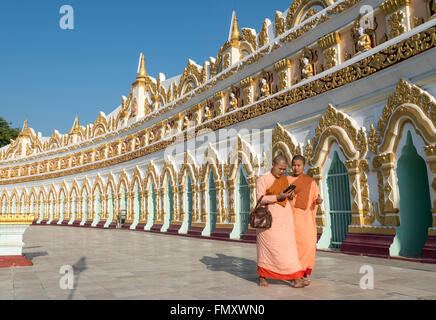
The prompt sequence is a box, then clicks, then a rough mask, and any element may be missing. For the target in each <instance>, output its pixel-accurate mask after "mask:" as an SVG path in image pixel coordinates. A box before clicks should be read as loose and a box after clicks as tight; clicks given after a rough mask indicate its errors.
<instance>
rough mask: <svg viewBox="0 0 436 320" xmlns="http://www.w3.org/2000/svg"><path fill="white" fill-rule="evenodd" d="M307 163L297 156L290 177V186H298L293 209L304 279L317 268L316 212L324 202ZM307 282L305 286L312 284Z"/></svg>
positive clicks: (293, 161)
mask: <svg viewBox="0 0 436 320" xmlns="http://www.w3.org/2000/svg"><path fill="white" fill-rule="evenodd" d="M305 168H306V161H305V159H304V157H303V156H300V155H297V156H295V157H294V158H293V159H292V176H288V177H287V179H288V181H289V184H293V185H295V186H296V188H295V192H294V195H292V196H291V198H292V201H291V207H292V212H293V217H294V229H295V240H296V242H297V248H298V257H299V260H300V263H301V267H302V269H303V270H304V277H308V276H310V274H311V273H312V270H313V267H314V266H315V253H316V243H317V230H316V211H317V209H318V205H319V204H321V203H322V202H323V200H322V199H321V198H320V197H319V188H318V185H317V183H316V181H315V179H313V178H311V177H309V176H307V175H305V174H304V173H303V172H304V169H305ZM310 282H311V281H310V280H308V279H307V280H305V281H304V284H305V285H306V286H307V285H309V284H310Z"/></svg>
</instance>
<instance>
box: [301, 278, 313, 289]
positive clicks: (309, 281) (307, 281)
mask: <svg viewBox="0 0 436 320" xmlns="http://www.w3.org/2000/svg"><path fill="white" fill-rule="evenodd" d="M303 283H304V286H305V287H307V286H308V285H310V284H311V283H312V280H310V279H303Z"/></svg>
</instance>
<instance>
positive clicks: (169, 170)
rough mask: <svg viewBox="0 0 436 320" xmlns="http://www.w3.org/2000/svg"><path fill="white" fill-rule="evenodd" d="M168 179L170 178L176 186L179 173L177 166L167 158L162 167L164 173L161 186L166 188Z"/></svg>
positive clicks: (161, 176) (161, 177)
mask: <svg viewBox="0 0 436 320" xmlns="http://www.w3.org/2000/svg"><path fill="white" fill-rule="evenodd" d="M166 179H170V181H171V184H172V185H173V186H176V183H177V180H176V179H177V174H176V168H175V165H174V163H173V161H171V160H170V159H166V160H165V164H164V166H163V168H162V173H161V175H160V188H166V185H165V182H167V180H166Z"/></svg>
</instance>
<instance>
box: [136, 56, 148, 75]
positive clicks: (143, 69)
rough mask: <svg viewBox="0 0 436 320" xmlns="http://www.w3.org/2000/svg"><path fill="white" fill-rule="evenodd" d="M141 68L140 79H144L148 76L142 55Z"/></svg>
mask: <svg viewBox="0 0 436 320" xmlns="http://www.w3.org/2000/svg"><path fill="white" fill-rule="evenodd" d="M140 63H141V66H140V69H139V72H138V78H144V77H145V76H146V75H147V70H145V57H144V55H143V54H142V53H141V62H140Z"/></svg>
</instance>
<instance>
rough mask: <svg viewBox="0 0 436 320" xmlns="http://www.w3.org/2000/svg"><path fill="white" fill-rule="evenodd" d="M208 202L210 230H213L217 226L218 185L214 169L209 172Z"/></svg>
mask: <svg viewBox="0 0 436 320" xmlns="http://www.w3.org/2000/svg"><path fill="white" fill-rule="evenodd" d="M208 189H209V190H208V203H209V206H208V207H209V218H210V230H211V232H213V231H214V230H215V226H216V218H217V216H216V212H217V210H216V187H215V179H214V177H213V173H212V171H210V173H209V185H208Z"/></svg>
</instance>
